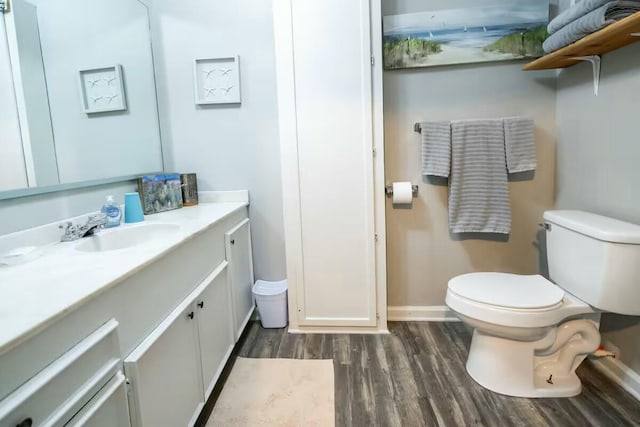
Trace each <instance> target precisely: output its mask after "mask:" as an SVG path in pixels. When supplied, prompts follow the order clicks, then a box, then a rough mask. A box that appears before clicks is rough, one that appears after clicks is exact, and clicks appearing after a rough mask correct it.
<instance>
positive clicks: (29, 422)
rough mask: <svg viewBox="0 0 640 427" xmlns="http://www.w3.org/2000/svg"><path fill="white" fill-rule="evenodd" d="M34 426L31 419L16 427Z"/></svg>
mask: <svg viewBox="0 0 640 427" xmlns="http://www.w3.org/2000/svg"><path fill="white" fill-rule="evenodd" d="M32 425H33V420H32V419H31V418H27V419H26V420H23V421H21V422H20V423H19V424H18V425H17V426H16V427H31V426H32Z"/></svg>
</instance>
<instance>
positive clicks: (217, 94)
mask: <svg viewBox="0 0 640 427" xmlns="http://www.w3.org/2000/svg"><path fill="white" fill-rule="evenodd" d="M193 74H194V76H193V80H194V82H193V83H194V91H195V101H196V104H197V105H207V104H240V102H241V98H240V57H239V56H238V55H235V56H228V57H220V58H207V59H196V60H195V63H194V66H193Z"/></svg>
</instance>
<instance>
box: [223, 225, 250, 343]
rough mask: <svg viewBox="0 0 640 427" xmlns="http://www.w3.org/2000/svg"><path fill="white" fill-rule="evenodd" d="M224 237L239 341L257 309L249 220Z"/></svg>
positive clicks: (235, 328) (236, 333)
mask: <svg viewBox="0 0 640 427" xmlns="http://www.w3.org/2000/svg"><path fill="white" fill-rule="evenodd" d="M224 237H225V245H226V252H227V261H228V262H229V284H230V285H231V300H232V302H233V303H232V308H233V326H234V337H235V340H236V341H237V340H238V338H240V334H242V330H243V329H244V327H245V325H246V324H247V322H248V321H249V318H250V317H251V313H252V312H253V308H254V307H255V304H254V301H253V295H252V294H251V286H252V285H253V260H252V258H251V231H250V228H249V220H248V219H245V220H244V221H242V222H241V223H240V224H238V225H237V226H236V227H234V228H233V229H231V230H230V231H228V232H227V233H225V236H224Z"/></svg>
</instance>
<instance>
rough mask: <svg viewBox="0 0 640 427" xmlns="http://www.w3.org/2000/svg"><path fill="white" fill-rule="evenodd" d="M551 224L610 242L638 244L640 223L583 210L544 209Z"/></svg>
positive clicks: (639, 242) (545, 216) (639, 243)
mask: <svg viewBox="0 0 640 427" xmlns="http://www.w3.org/2000/svg"><path fill="white" fill-rule="evenodd" d="M544 219H545V221H546V222H549V223H551V224H556V225H559V226H560V227H564V228H567V229H569V230H573V231H575V232H577V233H580V234H584V235H586V236H589V237H593V238H594V239H598V240H602V241H605V242H612V243H626V244H632V245H640V225H636V224H632V223H630V222H624V221H620V220H618V219H614V218H609V217H606V216H602V215H596V214H593V213H590V212H583V211H570V210H558V211H546V212H545V213H544Z"/></svg>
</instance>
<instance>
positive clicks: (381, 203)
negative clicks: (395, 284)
mask: <svg viewBox="0 0 640 427" xmlns="http://www.w3.org/2000/svg"><path fill="white" fill-rule="evenodd" d="M370 14H371V19H370V22H371V23H370V25H371V35H370V38H371V56H372V57H373V58H374V65H373V67H372V69H371V72H372V74H371V86H372V98H371V100H372V107H373V108H372V114H373V124H372V130H373V148H374V149H375V152H376V155H375V156H374V158H373V200H374V206H373V208H374V215H375V233H376V236H377V241H376V243H375V244H376V247H375V262H376V273H375V274H376V276H375V277H376V278H375V280H376V307H377V308H376V310H377V314H378V322H377V328H378V330H382V331H386V330H387V236H386V206H385V204H386V200H385V197H386V196H385V192H384V186H385V178H384V117H383V115H384V107H383V92H384V91H383V83H382V81H383V69H382V1H381V0H371V5H370Z"/></svg>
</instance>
